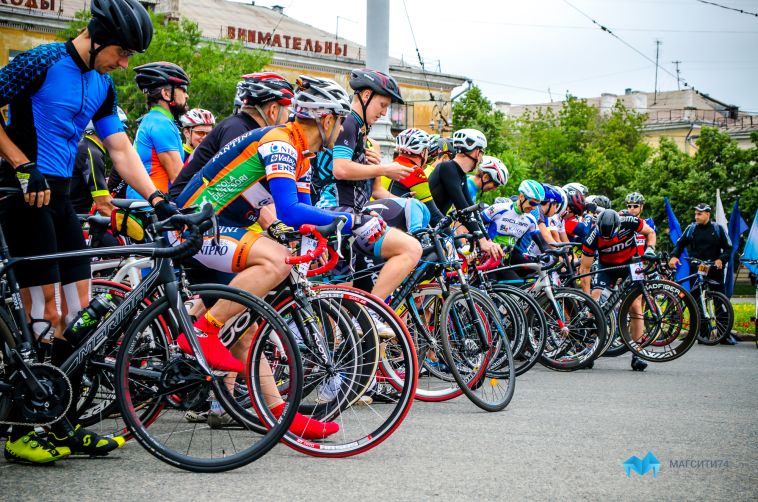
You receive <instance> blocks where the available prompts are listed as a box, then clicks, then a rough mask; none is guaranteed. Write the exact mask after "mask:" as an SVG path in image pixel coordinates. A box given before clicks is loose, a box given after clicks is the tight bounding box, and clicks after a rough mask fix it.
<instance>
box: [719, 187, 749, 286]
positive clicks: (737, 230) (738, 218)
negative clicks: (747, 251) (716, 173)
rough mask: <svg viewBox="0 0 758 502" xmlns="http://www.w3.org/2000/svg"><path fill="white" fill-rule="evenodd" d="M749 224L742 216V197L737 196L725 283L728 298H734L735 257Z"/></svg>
mask: <svg viewBox="0 0 758 502" xmlns="http://www.w3.org/2000/svg"><path fill="white" fill-rule="evenodd" d="M747 229H748V227H747V223H745V220H744V219H742V215H741V214H740V197H739V196H737V200H735V201H734V207H733V208H732V214H730V215H729V240H730V241H732V253H731V254H730V255H729V268H727V269H726V270H727V274H726V277H725V278H724V279H725V282H724V289H725V291H726V296H728V297H729V298H731V297H732V292H734V273H735V272H736V270H735V268H734V257H735V255H736V254H737V249H738V248H739V247H740V236H741V235H742V234H743V233H745V232H747Z"/></svg>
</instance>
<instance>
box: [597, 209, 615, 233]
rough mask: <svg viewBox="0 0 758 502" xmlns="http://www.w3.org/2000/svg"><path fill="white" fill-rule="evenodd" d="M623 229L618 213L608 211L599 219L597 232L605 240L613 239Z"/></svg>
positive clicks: (601, 214)
mask: <svg viewBox="0 0 758 502" xmlns="http://www.w3.org/2000/svg"><path fill="white" fill-rule="evenodd" d="M619 228H621V217H620V216H619V214H618V213H617V212H616V211H613V210H612V209H607V210H605V211H603V212H602V213H600V216H598V218H597V231H598V233H599V234H600V237H602V238H603V239H612V238H613V237H615V236H616V233H618V231H619Z"/></svg>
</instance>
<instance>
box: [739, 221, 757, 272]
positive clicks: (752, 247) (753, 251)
mask: <svg viewBox="0 0 758 502" xmlns="http://www.w3.org/2000/svg"><path fill="white" fill-rule="evenodd" d="M742 260H743V265H745V267H747V269H748V270H750V271H751V272H752V273H754V274H758V263H744V261H745V260H758V210H756V211H755V217H753V226H752V227H750V233H749V234H748V236H747V242H746V243H745V250H744V251H743V252H742Z"/></svg>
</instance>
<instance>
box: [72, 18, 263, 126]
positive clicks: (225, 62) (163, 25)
mask: <svg viewBox="0 0 758 502" xmlns="http://www.w3.org/2000/svg"><path fill="white" fill-rule="evenodd" d="M151 17H152V18H153V26H154V27H155V33H154V35H153V41H152V42H151V44H150V48H149V49H148V50H147V51H146V52H145V53H144V54H136V55H134V56H133V57H132V58H130V60H129V67H130V68H129V69H127V70H116V71H113V72H111V75H112V77H113V80H114V82H115V83H116V88H117V90H118V97H119V104H120V105H121V107H122V108H123V109H124V111H126V112H127V115H129V118H130V119H132V120H134V119H136V118H137V117H139V116H140V115H142V114H143V113H145V112H146V111H147V105H146V103H145V97H144V95H143V94H142V93H141V92H140V90H139V89H137V86H136V85H135V83H134V72H133V71H132V68H134V67H135V66H139V65H141V64H145V63H150V62H153V61H170V62H172V63H175V64H178V65H179V66H181V67H182V68H183V69H184V70H185V71H186V72H187V74H188V75H189V76H190V79H191V83H190V87H189V94H190V100H189V105H190V107H191V108H205V109H208V110H210V111H212V112H213V113H214V115H216V117H217V118H219V119H220V118H223V117H225V116H226V115H228V114H230V113H231V111H232V107H233V100H234V91H235V88H236V85H237V82H238V81H239V77H240V75H243V74H246V73H253V72H256V71H260V69H261V68H263V66H265V65H266V64H268V63H269V62H270V61H271V54H270V53H269V52H264V51H260V50H250V49H246V48H245V47H244V46H243V45H242V44H241V43H240V42H231V41H230V42H228V43H223V44H221V43H210V42H206V41H204V40H202V37H201V32H200V28H199V27H198V25H197V23H195V22H193V21H190V20H188V19H182V20H181V21H180V22H173V21H169V20H167V19H166V17H165V16H164V15H153V14H151ZM88 19H89V13H87V12H79V13H77V14H76V16H75V19H74V21H72V22H71V24H70V25H69V27H68V28H67V29H66V30H64V31H63V32H61V33H60V34H59V35H60V37H61V38H62V39H66V38H73V37H75V36H76V35H77V34H78V33H79V31H80V30H81V29H82V28H84V27H86V25H87V21H88Z"/></svg>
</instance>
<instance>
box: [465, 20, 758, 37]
mask: <svg viewBox="0 0 758 502" xmlns="http://www.w3.org/2000/svg"><path fill="white" fill-rule="evenodd" d="M466 22H469V23H473V24H486V25H492V26H512V27H514V28H546V29H567V30H594V29H595V28H593V27H591V26H578V25H565V24H528V23H508V22H503V21H487V20H482V19H466ZM616 31H633V32H647V33H701V34H704V33H712V34H715V35H724V34H737V35H758V32H757V31H755V30H676V29H667V28H660V29H658V28H616Z"/></svg>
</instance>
